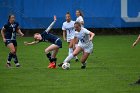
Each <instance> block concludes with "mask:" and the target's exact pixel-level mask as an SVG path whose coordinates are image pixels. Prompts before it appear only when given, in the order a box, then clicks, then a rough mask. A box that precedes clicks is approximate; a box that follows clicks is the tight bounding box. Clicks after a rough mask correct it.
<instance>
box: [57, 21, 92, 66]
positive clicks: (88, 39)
mask: <svg viewBox="0 0 140 93" xmlns="http://www.w3.org/2000/svg"><path fill="white" fill-rule="evenodd" d="M74 28H75V30H76V33H75V38H74V39H76V38H78V39H79V42H78V46H77V47H76V49H75V50H74V52H73V53H72V54H71V55H69V56H68V57H67V58H66V59H65V60H64V62H63V63H65V62H69V61H70V60H71V59H72V58H73V57H75V56H77V55H78V54H79V53H80V52H81V51H83V54H82V57H81V63H82V66H81V69H85V68H86V60H87V58H88V56H89V55H90V54H91V53H92V51H93V43H92V40H93V37H94V36H95V34H94V33H92V32H90V31H89V30H87V29H86V28H83V27H81V23H79V22H75V24H74ZM74 41H75V40H74ZM63 63H62V64H61V66H62V65H63ZM59 66H60V65H59Z"/></svg>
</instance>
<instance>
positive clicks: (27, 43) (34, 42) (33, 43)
mask: <svg viewBox="0 0 140 93" xmlns="http://www.w3.org/2000/svg"><path fill="white" fill-rule="evenodd" d="M37 43H39V41H33V42H24V45H35V44H37Z"/></svg>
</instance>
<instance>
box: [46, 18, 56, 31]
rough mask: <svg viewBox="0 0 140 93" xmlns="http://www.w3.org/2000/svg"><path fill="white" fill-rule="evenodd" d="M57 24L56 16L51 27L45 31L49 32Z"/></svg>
mask: <svg viewBox="0 0 140 93" xmlns="http://www.w3.org/2000/svg"><path fill="white" fill-rule="evenodd" d="M55 22H56V16H54V21H53V22H52V23H51V24H50V26H49V27H48V28H47V29H46V30H45V31H46V32H49V31H50V30H51V29H52V27H53V25H54V24H55Z"/></svg>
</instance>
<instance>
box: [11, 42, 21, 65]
mask: <svg viewBox="0 0 140 93" xmlns="http://www.w3.org/2000/svg"><path fill="white" fill-rule="evenodd" d="M12 42H13V45H14V48H15V54H14V55H13V59H14V63H15V65H16V67H20V64H19V62H18V57H17V42H16V41H12Z"/></svg>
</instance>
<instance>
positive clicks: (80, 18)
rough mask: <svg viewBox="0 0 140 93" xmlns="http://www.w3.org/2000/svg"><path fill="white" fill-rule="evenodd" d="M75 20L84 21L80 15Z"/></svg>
mask: <svg viewBox="0 0 140 93" xmlns="http://www.w3.org/2000/svg"><path fill="white" fill-rule="evenodd" d="M76 22H84V19H83V17H82V16H79V17H77V18H76Z"/></svg>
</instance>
